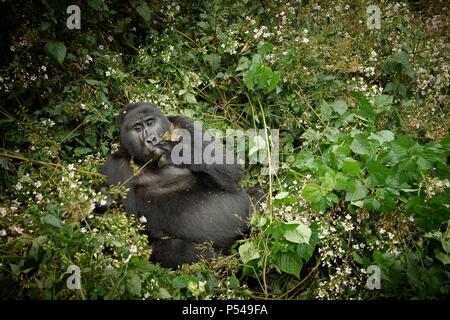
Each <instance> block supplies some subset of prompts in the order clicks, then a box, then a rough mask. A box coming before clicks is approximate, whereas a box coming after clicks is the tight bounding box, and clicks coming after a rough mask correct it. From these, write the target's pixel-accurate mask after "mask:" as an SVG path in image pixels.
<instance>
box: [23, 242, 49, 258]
mask: <svg viewBox="0 0 450 320" xmlns="http://www.w3.org/2000/svg"><path fill="white" fill-rule="evenodd" d="M47 239H48V237H47V236H39V237H37V238H35V239H33V242H32V244H31V247H30V250H29V251H28V256H30V257H32V258H33V259H34V260H36V261H37V260H38V258H39V257H38V255H39V249H40V248H41V247H42V245H43V244H44V243H45V242H46V241H47Z"/></svg>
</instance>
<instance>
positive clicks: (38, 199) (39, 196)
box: [35, 193, 44, 201]
mask: <svg viewBox="0 0 450 320" xmlns="http://www.w3.org/2000/svg"><path fill="white" fill-rule="evenodd" d="M43 198H44V197H43V196H42V194H40V193H38V194H37V195H36V197H35V199H36V201H41V200H42V199H43Z"/></svg>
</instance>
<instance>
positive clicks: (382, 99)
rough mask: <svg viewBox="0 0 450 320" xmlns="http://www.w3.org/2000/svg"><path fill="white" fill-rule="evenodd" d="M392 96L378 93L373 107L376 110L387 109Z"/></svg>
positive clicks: (390, 103)
mask: <svg viewBox="0 0 450 320" xmlns="http://www.w3.org/2000/svg"><path fill="white" fill-rule="evenodd" d="M392 101H393V97H392V96H388V95H384V94H383V95H380V96H376V97H375V103H374V105H375V109H376V110H377V111H378V112H381V111H389V109H390V107H391V105H392Z"/></svg>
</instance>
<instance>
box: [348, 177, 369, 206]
mask: <svg viewBox="0 0 450 320" xmlns="http://www.w3.org/2000/svg"><path fill="white" fill-rule="evenodd" d="M367 192H368V190H367V188H366V187H365V186H364V185H363V184H362V183H361V182H360V181H356V183H355V185H354V191H347V193H346V194H345V201H357V200H361V199H364V197H366V196H367Z"/></svg>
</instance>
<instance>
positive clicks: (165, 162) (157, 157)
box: [150, 140, 178, 168]
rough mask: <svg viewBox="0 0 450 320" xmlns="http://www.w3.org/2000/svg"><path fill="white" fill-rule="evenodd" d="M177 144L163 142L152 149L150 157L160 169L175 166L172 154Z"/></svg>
mask: <svg viewBox="0 0 450 320" xmlns="http://www.w3.org/2000/svg"><path fill="white" fill-rule="evenodd" d="M177 143H178V141H169V140H163V141H160V142H159V143H158V144H156V145H154V146H152V147H150V156H151V158H152V159H153V161H154V162H155V163H156V164H157V165H158V167H159V168H164V167H166V166H169V165H173V163H172V159H171V156H170V154H171V152H172V148H173V147H174V146H175V145H176V144H177Z"/></svg>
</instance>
